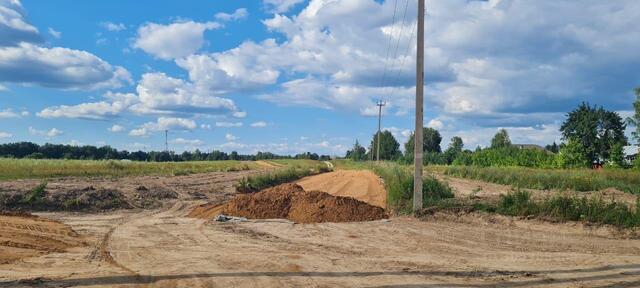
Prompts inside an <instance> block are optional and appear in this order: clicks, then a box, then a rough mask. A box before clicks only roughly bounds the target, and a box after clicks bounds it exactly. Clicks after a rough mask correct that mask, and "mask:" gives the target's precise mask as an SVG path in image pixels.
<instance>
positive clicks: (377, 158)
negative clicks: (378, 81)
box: [376, 100, 387, 162]
mask: <svg viewBox="0 0 640 288" xmlns="http://www.w3.org/2000/svg"><path fill="white" fill-rule="evenodd" d="M376 105H377V106H378V134H377V135H376V140H377V142H378V143H377V144H376V161H378V162H380V132H381V131H380V129H381V124H382V106H384V105H387V103H385V102H382V100H380V101H378V103H376Z"/></svg>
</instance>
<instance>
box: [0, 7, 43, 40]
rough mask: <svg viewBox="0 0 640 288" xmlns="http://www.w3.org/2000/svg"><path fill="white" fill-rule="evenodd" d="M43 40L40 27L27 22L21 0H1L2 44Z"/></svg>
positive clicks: (0, 24) (0, 28)
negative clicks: (39, 30)
mask: <svg viewBox="0 0 640 288" xmlns="http://www.w3.org/2000/svg"><path fill="white" fill-rule="evenodd" d="M41 41H42V38H41V36H40V33H39V32H38V28H36V27H34V26H33V25H31V24H29V23H27V21H26V19H25V13H24V8H23V7H22V4H20V1H14V0H0V46H14V45H17V44H19V43H21V42H41Z"/></svg>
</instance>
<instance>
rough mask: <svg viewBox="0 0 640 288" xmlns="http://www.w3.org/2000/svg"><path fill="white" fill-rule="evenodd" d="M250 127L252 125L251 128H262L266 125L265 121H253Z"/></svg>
mask: <svg viewBox="0 0 640 288" xmlns="http://www.w3.org/2000/svg"><path fill="white" fill-rule="evenodd" d="M251 127H253V128H264V127H267V122H264V121H258V122H254V123H251Z"/></svg>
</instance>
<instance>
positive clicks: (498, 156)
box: [452, 146, 556, 168]
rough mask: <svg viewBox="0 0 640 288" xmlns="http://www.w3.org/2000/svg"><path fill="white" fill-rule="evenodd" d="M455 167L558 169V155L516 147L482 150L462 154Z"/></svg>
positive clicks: (454, 162) (456, 160) (455, 162)
mask: <svg viewBox="0 0 640 288" xmlns="http://www.w3.org/2000/svg"><path fill="white" fill-rule="evenodd" d="M452 164H453V165H464V166H479V167H491V166H521V167H532V168H534V167H535V168H553V167H556V155H555V154H553V153H551V152H549V151H546V150H539V149H520V148H517V147H514V146H509V147H503V148H489V149H482V150H480V151H476V152H473V153H471V152H462V153H460V154H459V155H458V157H457V158H456V159H455V160H454V161H453V163H452Z"/></svg>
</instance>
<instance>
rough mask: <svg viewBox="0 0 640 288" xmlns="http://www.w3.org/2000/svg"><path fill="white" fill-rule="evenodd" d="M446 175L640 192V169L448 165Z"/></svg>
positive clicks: (535, 186)
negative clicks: (566, 168)
mask: <svg viewBox="0 0 640 288" xmlns="http://www.w3.org/2000/svg"><path fill="white" fill-rule="evenodd" d="M444 173H445V174H447V175H451V176H455V177H461V178H470V179H477V180H482V181H486V182H493V183H498V184H504V185H513V186H516V187H520V188H530V189H541V190H550V189H558V190H574V191H597V190H602V189H606V188H616V189H619V190H621V191H624V192H628V193H635V194H639V195H640V172H638V171H632V170H622V169H612V170H588V169H569V170H560V169H531V168H523V167H486V168H482V167H470V166H450V167H447V168H446V169H445V170H444Z"/></svg>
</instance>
